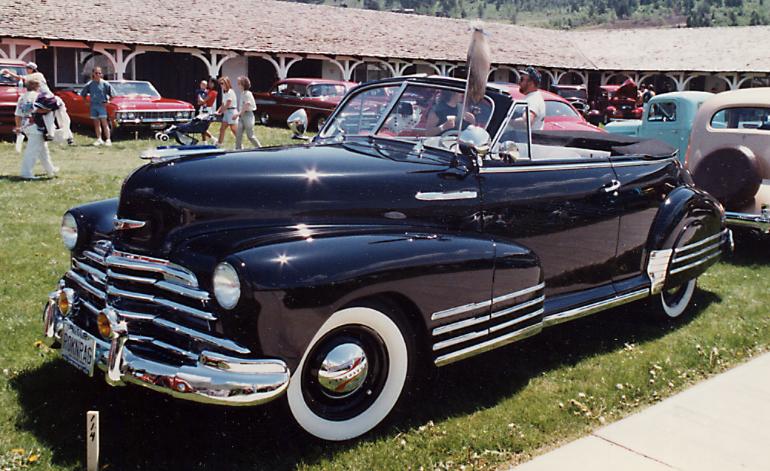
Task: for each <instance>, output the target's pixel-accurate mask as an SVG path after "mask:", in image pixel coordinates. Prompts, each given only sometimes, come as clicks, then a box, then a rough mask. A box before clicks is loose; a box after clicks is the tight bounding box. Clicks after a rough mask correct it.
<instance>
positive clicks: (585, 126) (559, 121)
mask: <svg viewBox="0 0 770 471" xmlns="http://www.w3.org/2000/svg"><path fill="white" fill-rule="evenodd" d="M543 130H544V131H592V132H605V131H604V130H603V129H601V128H598V127H596V126H594V125H593V124H590V123H587V122H585V121H581V120H579V119H572V118H558V117H546V118H545V123H544V124H543Z"/></svg>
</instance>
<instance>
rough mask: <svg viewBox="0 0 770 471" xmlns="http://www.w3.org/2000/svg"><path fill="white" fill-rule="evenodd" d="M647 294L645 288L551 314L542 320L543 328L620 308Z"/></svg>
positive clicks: (648, 292)
mask: <svg viewBox="0 0 770 471" xmlns="http://www.w3.org/2000/svg"><path fill="white" fill-rule="evenodd" d="M649 294H650V290H649V289H647V288H645V289H640V290H637V291H633V292H631V293H626V294H623V295H620V296H615V297H612V298H610V299H605V300H602V301H597V302H595V303H592V304H588V305H586V306H581V307H578V308H575V309H570V310H568V311H563V312H558V313H556V314H551V315H550V316H546V317H545V318H543V327H550V326H553V325H556V324H561V323H562V322H566V321H571V320H574V319H578V318H581V317H583V316H587V315H589V314H594V313H596V312H599V311H603V310H605V309H610V308H612V307H615V306H620V305H621V304H626V303H630V302H631V301H636V300H637V299H642V298H645V297H647V296H648V295H649Z"/></svg>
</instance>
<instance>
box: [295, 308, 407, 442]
mask: <svg viewBox="0 0 770 471" xmlns="http://www.w3.org/2000/svg"><path fill="white" fill-rule="evenodd" d="M382 311H384V309H383V310H382ZM382 311H381V310H379V309H375V308H372V307H363V306H361V307H352V308H347V309H342V310H340V311H337V312H336V313H334V314H333V315H332V316H331V317H330V318H329V319H328V320H327V321H326V322H325V323H324V324H323V326H321V329H319V331H318V333H316V335H315V337H313V340H312V341H311V342H310V345H309V346H308V348H307V350H306V351H305V354H304V356H303V357H302V360H301V361H300V363H299V366H298V367H297V370H296V371H295V372H294V374H293V375H292V378H291V382H290V383H289V389H288V392H287V398H288V402H289V408H290V409H291V413H292V415H293V416H294V419H295V420H296V421H297V423H298V424H299V425H300V427H302V428H303V429H305V430H306V431H307V432H308V433H310V434H312V435H315V436H316V437H318V438H321V439H323V440H332V441H341V440H348V439H351V438H355V437H358V436H360V435H363V434H365V433H366V432H368V431H370V430H372V429H373V428H374V427H376V426H377V425H378V424H379V423H380V422H382V420H383V419H384V418H385V417H387V415H388V414H389V413H390V412H391V411H392V410H393V408H394V407H395V406H396V404H397V403H398V401H399V398H401V396H402V395H403V393H404V392H405V391H406V390H407V389H408V383H409V382H410V378H411V377H412V376H413V375H412V373H411V370H412V369H413V368H414V363H415V361H414V360H413V358H414V355H415V346H414V340H413V336H411V335H408V333H407V332H406V328H405V327H403V326H402V325H403V323H402V322H400V320H399V319H398V316H396V315H394V316H389V315H388V314H386V313H385V312H382ZM396 314H397V313H396Z"/></svg>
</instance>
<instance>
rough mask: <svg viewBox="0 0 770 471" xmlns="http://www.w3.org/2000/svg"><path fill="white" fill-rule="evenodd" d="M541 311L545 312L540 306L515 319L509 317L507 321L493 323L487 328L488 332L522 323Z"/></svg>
mask: <svg viewBox="0 0 770 471" xmlns="http://www.w3.org/2000/svg"><path fill="white" fill-rule="evenodd" d="M543 312H545V309H543V308H540V309H538V310H537V311H532V312H530V313H529V314H527V315H524V316H521V317H517V318H515V319H511V320H509V321H506V322H503V323H502V324H497V325H493V326H492V327H490V328H489V332H490V333H492V332H497V331H498V330H503V329H507V328H508V327H510V326H512V325H516V324H520V323H522V322H524V321H528V320H530V319H532V318H533V317H537V316H539V315H540V314H542V313H543Z"/></svg>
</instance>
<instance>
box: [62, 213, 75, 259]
mask: <svg viewBox="0 0 770 471" xmlns="http://www.w3.org/2000/svg"><path fill="white" fill-rule="evenodd" d="M59 233H60V234H61V238H62V240H63V241H64V246H65V247H67V248H68V249H70V250H72V249H74V248H75V246H76V245H77V243H78V223H77V221H76V220H75V216H73V215H72V213H65V214H64V217H63V218H62V220H61V229H59Z"/></svg>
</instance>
